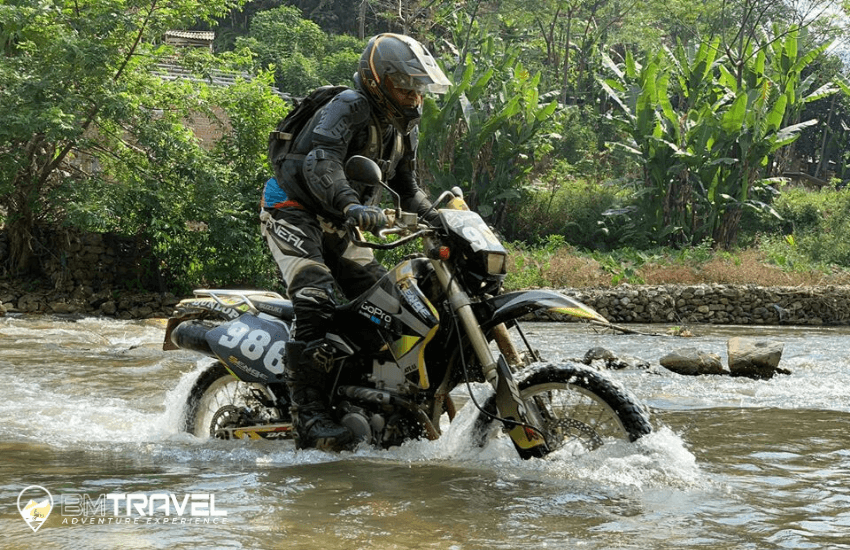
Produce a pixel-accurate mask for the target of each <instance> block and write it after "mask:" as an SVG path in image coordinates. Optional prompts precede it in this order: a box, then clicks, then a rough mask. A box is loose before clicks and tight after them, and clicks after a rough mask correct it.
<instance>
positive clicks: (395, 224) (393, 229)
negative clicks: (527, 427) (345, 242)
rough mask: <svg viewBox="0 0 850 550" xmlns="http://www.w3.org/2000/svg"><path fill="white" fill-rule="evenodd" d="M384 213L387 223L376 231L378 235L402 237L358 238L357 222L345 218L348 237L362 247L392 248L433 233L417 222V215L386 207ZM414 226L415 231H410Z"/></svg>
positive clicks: (431, 229)
mask: <svg viewBox="0 0 850 550" xmlns="http://www.w3.org/2000/svg"><path fill="white" fill-rule="evenodd" d="M384 213H385V214H386V215H387V219H388V220H389V225H388V226H387V227H386V228H385V229H381V230H380V231H378V235H377V236H378V237H380V238H381V239H386V238H387V237H388V236H390V235H404V236H403V237H402V238H400V239H398V240H396V241H393V242H391V243H373V242H369V241H365V240H363V239H360V235H359V233H358V232H357V230H356V228H357V223H356V222H355V221H354V220H346V222H345V228H346V231H347V232H348V237H349V239H350V240H351V243H352V244H353V245H354V246H359V247H362V248H372V249H375V250H392V249H393V248H398V247H400V246H403V245H405V244H407V243H409V242H410V241H413V240H416V239H418V238H420V237H424V236H426V235H430V234H433V232H434V229H433V228H432V227H429V226H426V225H424V224H422V223H419V217H418V216H417V215H416V214H413V213H410V212H402V211H401V210H394V209H388V210H385V211H384ZM413 228H416V231H413V232H412V233H411V231H412V230H413Z"/></svg>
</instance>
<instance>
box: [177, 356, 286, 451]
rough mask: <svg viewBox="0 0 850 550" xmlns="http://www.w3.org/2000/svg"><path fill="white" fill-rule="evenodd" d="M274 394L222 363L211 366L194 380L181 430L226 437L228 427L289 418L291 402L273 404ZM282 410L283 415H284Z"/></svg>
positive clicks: (197, 434) (198, 434) (200, 436)
mask: <svg viewBox="0 0 850 550" xmlns="http://www.w3.org/2000/svg"><path fill="white" fill-rule="evenodd" d="M274 403H275V397H274V396H273V395H272V393H271V391H270V390H269V388H268V387H266V386H264V385H263V384H256V383H250V382H243V381H241V380H239V379H237V378H236V377H235V376H233V375H232V374H230V372H228V370H227V369H225V368H224V366H223V365H222V364H221V363H215V364H213V365H211V366H210V367H208V368H207V369H206V370H205V371H204V372H203V373H201V376H199V377H198V379H197V380H196V381H195V384H194V385H193V386H192V389H191V390H190V391H189V397H188V398H187V399H186V408H185V414H184V416H183V426H182V429H183V431H185V432H188V433H191V434H193V435H194V436H195V437H199V438H202V439H205V438H208V437H219V438H224V437H225V435H224V434H225V433H226V432H225V431H224V430H225V429H227V428H239V427H242V426H248V425H251V424H256V423H261V422H276V421H287V422H288V421H289V411H288V405H287V403H286V402H285V401H284V402H282V403H278V406H275V405H274ZM281 409H282V410H283V414H284V415H285V417H284V418H281V414H280V413H281Z"/></svg>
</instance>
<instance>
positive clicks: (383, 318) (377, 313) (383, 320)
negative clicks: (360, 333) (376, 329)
mask: <svg viewBox="0 0 850 550" xmlns="http://www.w3.org/2000/svg"><path fill="white" fill-rule="evenodd" d="M360 313H361V314H362V315H363V316H365V317H366V318H367V319H369V320H370V321H372V322H373V323H375V324H376V325H389V324H390V323H392V321H393V318H392V317H391V316H390V314H389V313H386V312H385V311H384V310H382V309H381V308H379V307H376V306H373V305H372V304H370V303H369V302H363V303H362V304H360Z"/></svg>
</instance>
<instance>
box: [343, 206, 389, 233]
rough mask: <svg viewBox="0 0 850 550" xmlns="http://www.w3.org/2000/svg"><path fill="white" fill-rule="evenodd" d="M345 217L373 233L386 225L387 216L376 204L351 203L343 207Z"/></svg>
mask: <svg viewBox="0 0 850 550" xmlns="http://www.w3.org/2000/svg"><path fill="white" fill-rule="evenodd" d="M345 217H346V218H348V219H349V220H353V221H354V222H355V223H356V224H357V225H358V226H359V227H360V229H362V230H363V231H370V232H373V233H374V232H375V231H376V230H378V229H381V228H382V227H385V226H386V225H387V216H386V215H385V214H384V211H383V210H381V209H380V208H378V207H377V206H363V205H362V204H352V205H350V206H348V207H347V208H346V209H345Z"/></svg>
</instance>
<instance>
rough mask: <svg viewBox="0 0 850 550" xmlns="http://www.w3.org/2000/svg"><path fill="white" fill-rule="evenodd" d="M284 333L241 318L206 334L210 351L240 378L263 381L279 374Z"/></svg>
mask: <svg viewBox="0 0 850 550" xmlns="http://www.w3.org/2000/svg"><path fill="white" fill-rule="evenodd" d="M287 340H289V334H288V331H287V330H286V329H285V328H284V327H283V326H282V325H280V324H278V323H275V322H272V321H266V320H264V319H259V318H257V317H255V316H253V315H243V316H241V317H240V318H239V319H237V320H235V321H230V322H228V323H225V324H223V325H221V326H219V327H217V328H215V329H213V330H211V331H209V332H208V333H207V341H208V342H209V344H210V348H212V350H213V352H214V353H215V354H216V355H217V356H218V357H219V358H220V359H222V361H224V362H225V363H226V364H228V365H230V366H231V367H234V368H235V369H236V370H237V371H240V372H239V373H237V374H240V373H244V374H246V375H248V376H247V377H245V376H239V378H241V379H245V380H249V381H250V380H251V379H258V380H260V381H266V380H268V379H269V378H270V377H275V378H280V377H281V376H282V375H283V367H284V358H285V355H286V342H287Z"/></svg>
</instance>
